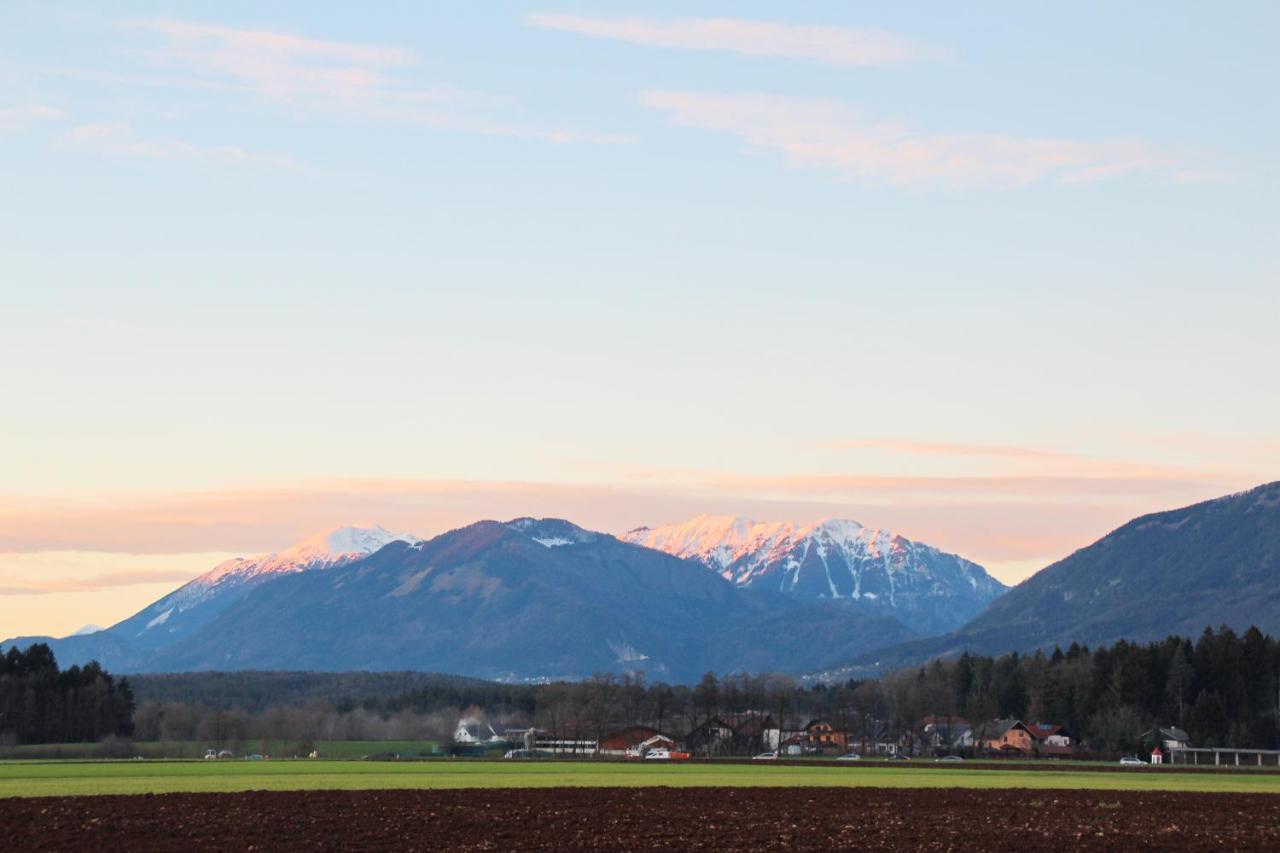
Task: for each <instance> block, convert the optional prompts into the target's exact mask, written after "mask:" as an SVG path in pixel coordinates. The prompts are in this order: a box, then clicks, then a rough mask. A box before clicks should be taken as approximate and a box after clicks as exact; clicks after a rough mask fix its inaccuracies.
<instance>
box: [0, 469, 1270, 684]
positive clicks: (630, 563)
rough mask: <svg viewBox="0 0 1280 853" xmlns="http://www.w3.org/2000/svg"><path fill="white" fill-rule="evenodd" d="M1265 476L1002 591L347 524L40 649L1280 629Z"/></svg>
mask: <svg viewBox="0 0 1280 853" xmlns="http://www.w3.org/2000/svg"><path fill="white" fill-rule="evenodd" d="M1278 576H1280V483H1271V484H1268V485H1264V486H1260V487H1258V488H1256V489H1252V490H1250V491H1247V492H1241V493H1239V494H1235V495H1229V496H1226V497H1223V498H1219V499H1216V500H1212V501H1206V502H1204V503H1200V504H1196V505H1194V506H1190V507H1184V508H1182V509H1177V510H1171V511H1168V512H1161V513H1156V514H1153V515H1148V516H1143V517H1141V518H1138V519H1135V520H1134V521H1131V522H1129V523H1128V524H1126V525H1124V526H1122V527H1120V528H1119V529H1117V530H1115V531H1114V532H1112V533H1110V534H1108V535H1107V536H1105V537H1103V538H1102V539H1100V540H1098V541H1097V542H1095V543H1093V544H1092V545H1089V546H1087V547H1085V548H1082V549H1081V550H1079V551H1077V552H1075V553H1074V554H1072V555H1070V556H1069V557H1067V558H1065V559H1063V560H1061V561H1059V562H1057V563H1054V564H1053V565H1051V566H1049V567H1047V568H1045V569H1043V570H1042V571H1040V572H1038V573H1037V574H1035V575H1033V576H1032V577H1030V578H1028V579H1027V580H1026V581H1023V582H1022V583H1021V584H1019V585H1017V586H1016V587H1014V588H1013V589H1011V590H1008V591H1005V589H1004V587H1003V586H1002V585H1001V584H1000V583H999V582H998V581H996V580H994V579H993V578H991V577H990V576H989V575H988V574H987V573H986V572H985V571H984V570H983V569H982V568H981V567H979V566H977V565H976V564H974V563H971V562H969V561H967V560H964V559H963V558H961V557H958V556H956V555H953V554H947V553H945V552H942V551H939V550H938V549H936V548H932V547H930V546H928V545H924V544H921V543H917V542H913V541H911V540H908V539H905V538H903V537H900V536H895V535H893V534H890V533H886V532H883V531H877V530H873V529H869V528H865V527H863V526H861V525H859V524H857V523H856V522H851V521H841V520H831V519H828V520H823V521H819V522H815V523H812V524H804V525H797V524H787V523H769V522H754V521H748V520H745V519H738V518H733V517H719V516H700V517H698V518H695V519H692V520H690V521H688V522H685V523H683V524H675V525H668V526H662V527H654V528H638V529H636V530H632V531H630V532H628V533H626V534H624V535H622V536H621V537H614V536H611V535H608V534H605V533H597V532H593V531H589V530H585V529H583V528H581V527H578V526H576V525H573V524H571V523H569V522H567V521H562V520H558V519H532V518H521V519H514V520H512V521H508V522H498V521H481V522H477V523H475V524H472V525H469V526H466V527H463V528H459V529H457V530H453V531H449V532H447V533H444V534H441V535H439V536H436V537H434V538H432V539H428V540H423V539H419V538H417V537H414V536H409V535H404V534H394V533H390V532H388V531H386V530H384V529H382V528H379V527H347V528H339V529H337V530H333V531H330V532H328V533H325V534H322V535H320V536H317V537H313V538H312V539H309V540H307V541H305V542H303V543H300V544H299V545H297V546H294V547H292V548H289V549H287V550H285V551H281V552H278V553H274V554H269V555H264V556H261V557H255V558H240V559H236V560H230V561H227V562H225V563H222V564H221V565H219V566H216V567H214V568H213V569H212V570H211V571H209V572H207V573H206V574H204V575H201V576H200V577H198V578H196V579H195V580H193V581H191V582H190V583H188V584H186V585H184V586H183V587H181V588H179V589H177V590H175V591H174V592H173V593H170V594H169V595H167V596H165V597H164V598H162V599H160V600H159V601H157V602H155V603H154V604H152V605H150V606H148V607H147V608H144V609H143V610H142V611H140V612H139V613H137V614H135V615H134V616H131V617H129V618H128V619H125V620H124V621H122V622H120V623H118V624H116V625H113V626H111V627H110V628H107V629H105V630H99V631H92V632H89V633H83V634H77V635H73V636H70V637H65V638H62V639H52V638H47V637H22V638H15V639H12V640H8V641H6V642H5V643H3V644H0V645H4V646H9V645H26V644H29V643H30V642H34V641H45V642H49V643H50V644H51V645H52V646H53V648H54V651H55V653H56V654H57V655H58V658H59V660H60V661H62V662H63V663H64V664H72V663H83V662H86V661H88V660H90V659H97V660H99V661H101V662H102V663H103V664H104V666H106V667H107V668H109V669H113V670H117V671H121V672H180V671H202V670H241V669H259V670H285V669H288V670H303V669H313V670H324V671H339V670H357V669H358V670H370V671H388V670H401V669H402V670H418V671H436V672H450V673H456V674H458V675H467V676H476V677H483V678H497V679H504V680H533V679H556V678H579V677H583V676H586V675H590V674H592V673H594V672H603V671H611V672H625V671H636V670H643V671H645V672H646V673H648V674H649V675H650V677H652V678H662V679H666V680H673V681H692V680H696V679H697V678H698V677H699V676H700V675H701V674H702V673H703V672H705V671H707V670H716V671H721V672H724V671H741V670H750V671H766V670H775V671H788V672H795V673H804V672H809V673H813V672H820V673H824V674H828V675H834V676H839V677H845V676H857V675H867V674H875V673H878V672H884V671H886V670H888V669H891V668H894V667H897V666H901V665H906V664H915V663H919V662H921V661H924V660H927V659H929V658H931V657H936V656H949V655H954V654H958V653H959V652H961V651H964V650H969V651H973V652H979V653H986V654H992V653H1001V652H1006V651H1021V652H1029V651H1032V650H1034V649H1048V648H1052V647H1053V646H1055V645H1057V646H1063V647H1066V646H1068V645H1070V644H1071V643H1072V642H1079V643H1083V644H1088V645H1097V644H1103V643H1112V642H1114V641H1116V640H1119V639H1129V640H1149V639H1156V638H1162V637H1164V636H1166V635H1168V634H1170V633H1179V634H1192V635H1194V634H1197V633H1199V631H1200V630H1201V629H1203V628H1204V627H1205V626H1206V625H1215V626H1216V625H1218V624H1226V625H1230V626H1233V627H1237V628H1244V627H1247V626H1249V625H1258V626H1259V627H1260V628H1263V629H1264V630H1267V631H1270V632H1273V633H1280V584H1277V583H1276V581H1277V578H1278Z"/></svg>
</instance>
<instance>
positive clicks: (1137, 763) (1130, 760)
mask: <svg viewBox="0 0 1280 853" xmlns="http://www.w3.org/2000/svg"><path fill="white" fill-rule="evenodd" d="M1120 764H1121V766H1123V767H1146V766H1147V762H1145V761H1143V760H1142V759H1141V758H1139V757H1138V756H1136V755H1126V756H1125V757H1124V758H1122V759H1120Z"/></svg>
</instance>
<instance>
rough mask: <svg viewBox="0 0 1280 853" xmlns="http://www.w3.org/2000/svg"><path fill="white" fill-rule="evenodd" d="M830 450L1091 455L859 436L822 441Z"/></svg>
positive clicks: (1001, 455) (1058, 457)
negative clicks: (843, 439)
mask: <svg viewBox="0 0 1280 853" xmlns="http://www.w3.org/2000/svg"><path fill="white" fill-rule="evenodd" d="M819 446H820V447H822V448H824V449H827V450H887V451H890V452H893V453H910V454H917V455H921V456H978V457H983V458H989V459H990V458H1000V459H1019V460H1023V459H1030V460H1037V461H1046V460H1048V461H1076V460H1079V459H1083V458H1087V457H1082V456H1080V455H1078V454H1074V453H1063V452H1061V451H1057V450H1041V449H1039V448H1035V447H1017V446H1014V445H1009V444H956V443H953V442H946V441H907V440H903V439H892V438H858V439H852V440H849V441H829V442H824V443H823V444H821V445H819Z"/></svg>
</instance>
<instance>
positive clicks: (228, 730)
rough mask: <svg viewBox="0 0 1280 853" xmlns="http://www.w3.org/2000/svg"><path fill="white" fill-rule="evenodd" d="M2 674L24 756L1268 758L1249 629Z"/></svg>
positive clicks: (1274, 732) (1269, 673) (1279, 710)
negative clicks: (158, 744)
mask: <svg viewBox="0 0 1280 853" xmlns="http://www.w3.org/2000/svg"><path fill="white" fill-rule="evenodd" d="M3 661H4V662H3V670H0V713H3V715H4V716H3V717H2V718H0V730H3V731H7V732H16V733H17V738H18V739H19V740H21V741H23V742H36V741H41V742H56V741H85V740H96V739H98V738H101V737H102V736H104V735H107V734H126V733H129V732H130V731H132V730H133V729H135V728H136V732H135V737H136V739H138V740H146V741H192V740H198V741H208V742H209V744H210V745H218V744H224V743H235V742H239V741H252V740H256V739H267V738H270V739H276V740H290V741H295V742H300V743H309V742H314V741H320V740H437V741H448V740H449V739H450V737H451V736H452V730H453V726H454V724H455V723H456V721H457V720H458V718H459V717H462V716H475V717H478V718H481V719H483V720H485V721H486V722H488V723H490V724H492V725H493V726H494V728H495V729H496V730H497V731H498V732H500V733H501V732H502V731H503V730H504V729H506V728H523V727H528V726H535V727H537V728H539V729H542V730H544V731H546V732H547V733H549V734H550V735H552V736H554V737H556V738H559V739H583V740H595V739H598V738H600V737H602V736H603V735H606V734H608V733H609V732H612V731H615V730H617V729H621V728H625V727H628V726H640V725H643V726H649V727H652V728H654V729H657V730H659V731H662V732H665V733H668V734H671V735H673V736H676V737H678V738H683V737H685V736H686V735H688V734H689V733H691V732H693V731H694V730H695V729H697V728H698V727H699V726H701V725H702V724H703V723H705V722H707V721H708V720H711V719H714V718H717V717H731V716H733V715H738V714H742V713H744V712H748V711H753V712H757V713H759V714H765V715H768V716H769V717H771V718H772V719H773V720H775V721H776V722H778V723H780V724H781V725H782V726H783V727H784V728H794V727H799V726H802V725H803V724H804V723H805V722H806V721H808V720H810V719H813V718H819V717H820V718H823V719H826V720H827V721H829V722H831V723H832V724H833V725H834V726H835V727H836V728H838V729H841V730H843V731H847V732H850V733H852V734H854V735H855V737H861V736H865V735H866V734H867V733H868V731H869V730H872V729H873V728H874V731H875V732H877V733H882V734H883V733H885V732H888V733H889V734H891V735H892V736H893V737H896V738H899V739H906V740H907V741H908V742H910V741H911V740H912V739H913V738H918V737H919V735H920V734H921V732H920V727H921V721H922V720H923V718H924V717H926V716H935V717H955V718H964V719H966V720H968V721H969V722H971V723H974V724H977V723H979V722H981V721H983V720H990V719H995V718H1009V717H1014V718H1018V719H1021V720H1023V721H1024V722H1041V723H1056V724H1058V725H1062V726H1064V727H1065V728H1066V729H1067V731H1068V732H1069V733H1070V734H1071V735H1072V736H1073V738H1074V739H1075V741H1076V742H1077V743H1078V744H1083V745H1084V746H1085V747H1086V748H1088V749H1092V750H1095V751H1101V752H1117V751H1122V750H1131V749H1135V748H1137V747H1138V746H1139V745H1140V741H1141V738H1142V735H1143V733H1145V732H1148V731H1150V730H1153V729H1155V728H1158V727H1161V726H1177V727H1179V728H1182V729H1184V730H1186V731H1187V732H1189V734H1190V737H1191V740H1192V742H1193V743H1194V744H1197V745H1204V746H1225V747H1254V748H1272V749H1275V748H1280V642H1278V641H1277V640H1276V639H1274V638H1272V637H1270V636H1267V635H1265V634H1263V633H1262V632H1261V631H1259V630H1258V629H1256V628H1250V629H1249V630H1248V631H1245V632H1244V633H1243V634H1236V633H1235V632H1234V631H1232V630H1231V629H1229V628H1226V627H1223V628H1220V629H1218V630H1216V631H1215V630H1211V629H1205V631H1204V633H1203V634H1201V636H1200V637H1199V638H1197V639H1196V640H1194V641H1193V640H1191V639H1190V638H1186V637H1169V638H1167V639H1165V640H1162V641H1158V642H1151V643H1145V644H1144V643H1129V642H1123V641H1122V642H1119V643H1116V644H1114V645H1111V646H1102V647H1098V648H1096V649H1090V648H1088V647H1086V646H1081V645H1077V644H1073V645H1072V646H1071V647H1069V648H1067V649H1065V650H1063V649H1055V650H1053V651H1052V652H1048V653H1045V652H1036V653H1034V654H1008V655H1001V656H983V655H974V654H962V655H960V656H959V657H957V658H953V659H949V660H935V661H932V662H930V663H928V664H925V665H923V666H917V667H909V668H906V669H901V670H898V671H896V672H894V673H892V674H890V675H887V676H885V677H884V678H880V679H867V680H846V681H841V682H837V683H806V682H803V681H800V680H797V679H795V678H792V677H790V676H785V675H776V674H760V675H751V674H741V673H739V674H730V675H720V676H718V675H716V674H713V673H707V674H706V675H705V676H703V678H702V679H701V681H699V682H698V683H697V684H694V685H680V684H668V683H665V682H661V681H656V682H650V681H649V680H648V679H647V678H646V677H645V675H644V674H643V673H634V674H625V675H613V674H602V675H597V676H594V677H592V678H589V679H584V680H582V681H577V682H557V683H551V684H498V683H494V682H485V681H480V680H476V679H469V678H456V677H451V676H418V675H414V674H403V673H401V674H376V673H344V674H324V673H207V674H200V673H196V674H187V675H181V676H140V677H139V678H138V680H139V682H140V683H143V684H146V688H145V693H146V695H147V696H148V698H147V699H146V700H145V701H143V702H140V703H139V704H138V706H137V708H136V711H134V710H133V709H132V696H131V691H130V688H129V685H128V683H127V682H124V681H123V680H122V681H120V682H118V683H117V682H116V681H115V680H114V679H113V678H112V677H111V676H110V675H109V674H107V673H105V672H103V671H102V670H101V668H100V667H98V666H97V665H96V664H90V665H89V666H86V667H72V668H71V669H69V670H67V671H65V672H59V671H58V670H57V665H56V662H54V661H53V656H52V654H51V653H50V652H49V650H48V648H47V647H41V646H33V647H32V648H31V649H28V650H27V652H25V653H21V652H16V651H14V650H10V652H9V653H8V655H7V656H5V658H4V659H3ZM406 679H407V680H406ZM165 685H169V686H171V687H173V688H174V689H173V690H172V691H171V692H168V693H167V691H166V690H165ZM338 686H341V688H342V689H338ZM406 688H407V689H406ZM361 691H364V695H363V698H360V697H361ZM130 711H133V713H132V718H130V716H129V712H130ZM755 746H757V744H749V745H747V746H746V747H744V748H754V747H755Z"/></svg>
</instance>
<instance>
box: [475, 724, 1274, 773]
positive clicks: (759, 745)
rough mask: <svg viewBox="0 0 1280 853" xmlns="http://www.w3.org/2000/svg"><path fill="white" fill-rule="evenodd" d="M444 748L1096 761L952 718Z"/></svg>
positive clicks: (1147, 740)
mask: <svg viewBox="0 0 1280 853" xmlns="http://www.w3.org/2000/svg"><path fill="white" fill-rule="evenodd" d="M1142 742H1143V743H1144V744H1147V745H1148V746H1149V754H1144V759H1145V761H1146V762H1148V763H1152V764H1162V763H1165V762H1171V763H1172V762H1173V761H1175V760H1176V761H1180V762H1184V763H1200V761H1199V753H1209V754H1210V757H1209V758H1206V759H1205V763H1209V764H1212V763H1219V764H1220V763H1223V762H1222V761H1221V755H1223V754H1225V755H1229V756H1230V758H1231V759H1232V760H1233V761H1234V763H1236V764H1239V763H1241V762H1240V756H1241V755H1246V756H1248V758H1249V759H1257V763H1259V764H1261V763H1262V761H1261V758H1262V755H1263V754H1265V755H1268V756H1271V757H1270V758H1269V759H1268V763H1272V764H1275V763H1277V762H1280V752H1278V751H1272V750H1245V749H1225V748H1219V749H1214V748H1208V749H1202V750H1197V749H1194V748H1192V747H1191V744H1190V743H1189V741H1188V737H1187V733H1186V732H1185V731H1183V730H1182V729H1179V728H1177V727H1173V726H1170V727H1161V728H1158V729H1153V730H1151V731H1148V732H1144V733H1143V734H1142ZM453 744H454V747H455V750H456V752H457V754H462V755H468V754H470V755H476V754H486V753H487V752H490V751H497V750H503V751H504V755H505V756H506V757H508V758H533V757H538V756H540V755H542V756H548V757H549V756H556V757H566V756H570V757H572V756H576V757H583V758H587V757H594V756H599V757H612V758H686V757H687V758H693V757H701V758H730V757H742V758H748V757H751V758H759V759H764V758H801V757H804V756H828V757H835V758H848V759H853V760H857V759H861V758H862V757H864V756H866V757H873V756H874V757H880V758H885V759H889V760H894V759H897V760H910V759H915V758H936V759H942V760H948V759H949V760H962V759H964V758H984V759H991V758H1007V759H1020V760H1025V759H1035V758H1043V759H1067V758H1088V757H1097V756H1095V755H1093V754H1091V753H1089V752H1088V751H1085V750H1080V749H1079V748H1078V747H1077V745H1076V744H1075V742H1074V739H1073V737H1072V735H1071V733H1070V732H1069V731H1067V730H1066V729H1065V728H1063V727H1062V726H1061V725H1058V724H1056V723H1044V722H1034V723H1028V722H1025V721H1023V720H1018V719H1002V720H1001V719H997V720H985V721H982V722H979V723H976V724H975V723H971V722H969V721H968V720H965V719H963V718H960V717H939V716H928V717H925V718H923V719H922V720H920V721H919V724H918V725H917V726H915V727H913V728H911V729H909V730H905V731H895V730H894V729H893V728H892V727H891V726H890V725H889V723H888V722H886V721H884V720H873V719H867V720H866V721H865V725H863V726H860V727H858V728H855V729H848V728H842V727H839V726H836V725H834V724H833V723H831V722H829V721H828V720H824V719H821V718H817V719H810V720H805V721H803V722H801V721H799V720H794V719H788V720H786V721H785V723H784V724H783V725H779V724H778V721H777V720H776V719H775V718H774V717H773V716H772V715H770V714H768V713H764V712H746V713H740V714H722V715H717V716H714V717H712V718H710V719H708V720H706V721H705V722H703V723H702V724H701V725H699V726H697V727H696V728H694V729H693V730H691V731H689V732H686V733H683V734H676V733H672V732H664V731H660V730H658V729H656V728H653V727H651V726H644V725H632V726H626V727H623V728H619V729H616V730H613V731H610V732H608V733H606V734H604V735H602V736H600V737H599V738H590V737H574V736H573V735H572V734H571V733H561V734H555V733H552V732H550V731H547V730H544V729H538V728H514V729H510V728H509V729H504V730H502V731H498V730H497V729H495V728H494V727H492V726H490V725H488V724H486V723H484V722H482V721H481V720H480V719H478V718H475V717H468V718H463V719H461V720H459V721H458V726H457V729H456V730H455V732H454V735H453ZM1214 759H1217V760H1216V761H1215V760H1214ZM1228 763H1231V762H1230V761H1229V762H1228ZM1248 763H1253V762H1252V760H1250V761H1249V762H1248Z"/></svg>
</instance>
